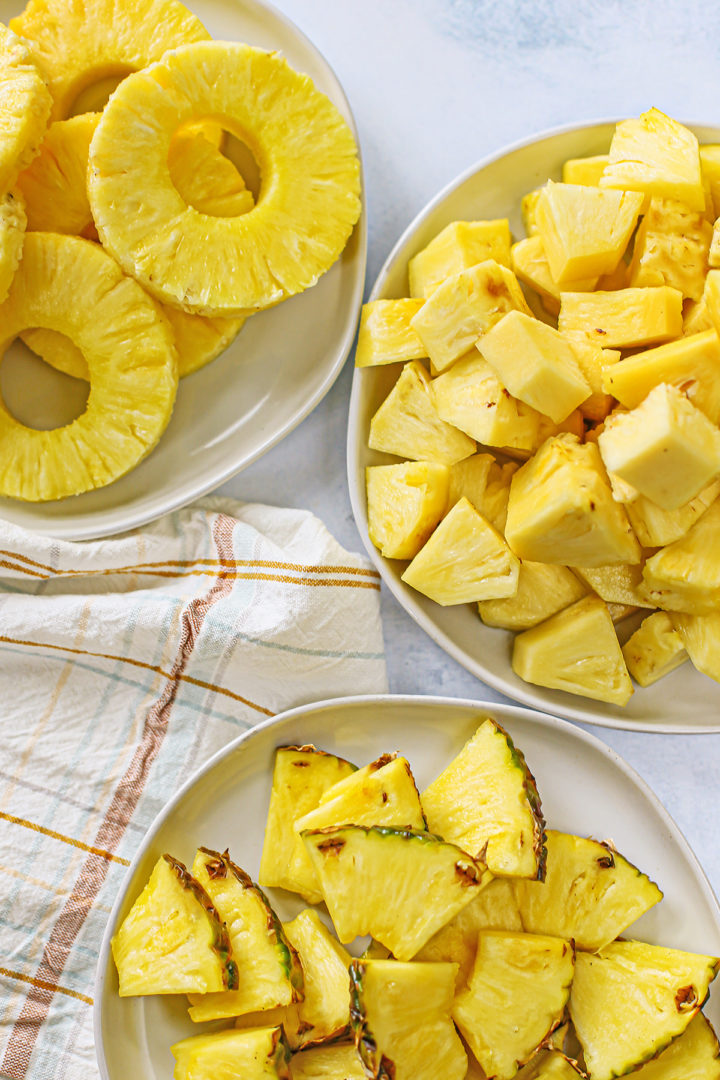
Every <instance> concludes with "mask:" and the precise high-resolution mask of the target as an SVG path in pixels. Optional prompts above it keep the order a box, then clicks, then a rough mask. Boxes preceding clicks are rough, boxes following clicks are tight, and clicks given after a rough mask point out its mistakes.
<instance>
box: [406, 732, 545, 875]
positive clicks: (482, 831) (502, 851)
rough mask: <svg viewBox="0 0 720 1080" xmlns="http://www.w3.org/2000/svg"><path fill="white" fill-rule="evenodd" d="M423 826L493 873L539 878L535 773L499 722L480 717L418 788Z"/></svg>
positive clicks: (540, 826)
mask: <svg viewBox="0 0 720 1080" xmlns="http://www.w3.org/2000/svg"><path fill="white" fill-rule="evenodd" d="M422 805H423V809H424V811H425V816H426V817H427V821H428V828H429V829H430V830H431V831H432V832H436V833H438V834H440V835H442V836H444V837H445V838H446V839H447V840H449V841H451V842H452V843H454V844H457V846H458V847H459V848H462V850H463V851H467V852H468V854H469V855H472V856H473V857H474V858H476V859H481V860H482V861H483V862H484V863H485V864H486V866H487V868H488V870H490V872H491V873H492V874H495V875H500V876H510V877H528V878H538V879H540V880H542V879H543V877H544V875H545V846H544V838H545V832H544V828H545V820H544V818H543V816H542V808H541V805H540V796H539V795H538V790H537V786H536V784H535V779H534V777H533V775H532V773H531V772H530V770H529V769H528V767H527V763H526V761H525V758H524V757H523V755H522V753H521V752H520V751H519V750H518V749H517V748H516V746H515V745H514V743H513V741H512V739H511V738H510V736H509V735H508V733H507V732H506V731H504V730H503V728H501V727H500V725H499V724H496V723H495V721H494V720H492V719H490V718H489V717H488V718H487V719H485V720H484V721H483V722H482V724H480V726H479V728H478V729H477V731H476V732H475V734H474V735H473V737H472V738H471V739H470V740H469V741H468V742H467V743H466V744H465V746H464V747H463V748H462V750H461V751H460V753H459V754H458V755H457V756H456V757H455V758H454V759H453V760H452V761H451V762H450V764H449V765H448V766H447V768H446V769H444V770H443V772H442V773H441V774H440V775H439V776H438V777H437V779H436V780H434V781H433V783H432V784H430V786H429V787H428V788H427V789H426V790H425V791H424V792H423V794H422Z"/></svg>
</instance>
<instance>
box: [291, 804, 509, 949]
mask: <svg viewBox="0 0 720 1080" xmlns="http://www.w3.org/2000/svg"><path fill="white" fill-rule="evenodd" d="M302 837H303V840H304V842H305V845H306V847H307V850H308V853H309V855H310V858H311V860H312V862H313V865H314V867H315V870H316V872H317V875H318V878H319V879H320V883H321V885H322V891H323V898H324V900H325V903H326V904H327V908H328V911H329V912H330V918H331V919H332V921H333V925H334V927H335V930H336V932H337V936H338V938H339V939H340V941H342V942H344V943H347V942H349V941H352V940H353V939H354V938H356V937H358V936H359V935H362V934H370V935H372V937H374V938H375V940H376V941H379V942H380V944H381V945H385V946H387V948H388V949H389V950H390V952H391V953H392V954H393V956H396V957H397V959H398V960H412V958H413V956H414V955H415V953H416V952H418V951H419V950H420V949H421V948H422V947H423V945H424V944H425V943H426V942H427V941H429V940H430V938H431V937H432V936H433V934H434V933H436V931H437V930H439V929H440V927H441V926H443V925H444V924H445V923H446V922H449V921H450V919H451V918H452V917H453V915H455V914H457V912H458V911H460V909H461V908H463V907H465V905H466V904H469V903H470V901H471V900H472V899H473V897H474V896H476V895H477V893H479V892H480V890H481V889H483V888H484V886H485V885H487V883H488V881H489V880H490V874H489V873H488V871H487V870H486V868H485V866H484V865H483V863H481V862H478V861H476V860H474V859H471V858H470V857H469V856H468V855H466V854H465V852H463V851H461V850H460V848H458V847H456V845H455V844H449V843H446V842H445V841H444V840H441V839H440V837H438V836H433V835H432V834H430V833H423V832H410V831H409V830H403V829H389V828H381V827H374V828H363V827H362V826H358V825H346V826H344V827H340V828H332V829H318V830H315V831H311V832H304V833H303V834H302ZM388 895H392V897H393V902H392V904H389V903H388Z"/></svg>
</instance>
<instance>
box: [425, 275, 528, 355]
mask: <svg viewBox="0 0 720 1080" xmlns="http://www.w3.org/2000/svg"><path fill="white" fill-rule="evenodd" d="M514 309H517V310H518V311H524V312H526V313H527V314H528V315H531V314H532V312H531V311H530V308H529V307H528V306H527V302H526V300H525V297H524V295H523V291H522V289H521V288H520V284H519V282H518V280H517V278H516V277H515V275H514V274H513V272H512V270H508V269H507V267H506V266H501V265H500V263H498V262H496V261H495V260H494V259H488V260H486V262H482V263H478V265H477V266H473V267H471V268H470V269H469V270H462V271H460V273H458V274H453V275H452V277H449V278H446V279H445V281H443V283H442V285H438V287H437V289H435V291H434V292H433V294H432V296H430V297H428V299H427V300H426V301H425V303H424V304H423V306H422V307H421V308H420V310H419V311H418V313H417V315H415V316H414V318H413V319H412V323H411V325H412V326H413V328H414V329H415V330H416V331H417V333H418V335H419V336H420V339H421V340H422V342H423V343H424V345H425V348H426V349H427V354H428V356H429V357H430V359H431V361H432V364H433V368H434V370H435V371H437V372H441V371H445V369H446V368H449V367H450V365H451V364H453V363H455V361H456V360H458V359H459V358H460V357H461V356H463V354H464V353H466V352H467V351H468V350H469V349H471V348H472V347H473V345H474V344H475V342H476V341H477V339H478V338H479V337H480V335H481V334H485V333H487V331H488V330H489V329H490V327H491V326H494V325H495V323H496V322H497V321H498V319H501V318H502V317H503V315H506V314H507V313H508V311H513V310H514Z"/></svg>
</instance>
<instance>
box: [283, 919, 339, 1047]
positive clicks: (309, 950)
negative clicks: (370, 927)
mask: <svg viewBox="0 0 720 1080" xmlns="http://www.w3.org/2000/svg"><path fill="white" fill-rule="evenodd" d="M284 930H285V934H286V935H287V938H288V941H289V942H290V943H291V945H292V946H293V947H294V948H295V949H296V950H297V953H298V955H299V957H300V961H301V963H302V968H303V973H304V976H305V982H304V988H303V989H304V998H303V1000H302V1001H301V1002H300V1004H299V1005H298V1006H297V1010H298V1019H299V1040H298V1041H299V1043H300V1045H302V1046H313V1045H315V1043H320V1042H326V1041H327V1040H329V1039H337V1038H341V1037H342V1036H344V1035H346V1034H347V1032H348V1031H349V1029H350V1001H349V998H348V967H349V965H350V960H351V959H352V958H351V956H350V954H349V953H348V952H347V951H346V950H345V949H343V947H342V945H341V944H340V942H339V941H338V940H337V938H335V937H334V936H333V935H332V934H331V933H330V931H329V930H328V929H327V927H326V926H325V924H324V923H323V922H322V921H321V919H320V916H319V915H318V913H317V912H316V911H313V910H311V909H310V908H306V909H305V910H304V911H301V912H300V914H299V915H298V916H297V917H296V918H294V919H293V921H292V922H289V923H285V924H284Z"/></svg>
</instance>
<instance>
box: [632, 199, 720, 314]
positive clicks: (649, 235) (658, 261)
mask: <svg viewBox="0 0 720 1080" xmlns="http://www.w3.org/2000/svg"><path fill="white" fill-rule="evenodd" d="M712 235H713V230H712V226H711V225H710V223H709V222H708V221H706V220H705V217H704V214H703V213H702V211H697V210H690V209H688V207H687V206H684V205H683V203H679V202H676V201H675V200H674V199H651V200H650V206H649V208H648V210H647V212H646V213H645V216H644V217H643V219H642V221H641V223H640V226H639V228H638V231H637V234H636V236H635V243H634V246H633V257H632V261H631V263H630V271H629V280H628V285H630V286H631V287H635V286H644V285H670V286H672V287H673V288H674V289H679V290H680V292H681V293H682V294H683V296H687V297H689V298H690V299H691V300H700V299H701V298H702V294H703V290H704V288H705V274H706V273H707V266H708V253H709V251H710V244H711V240H712Z"/></svg>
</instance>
